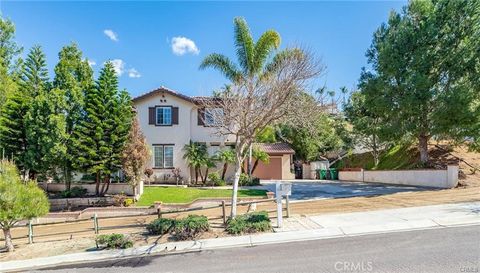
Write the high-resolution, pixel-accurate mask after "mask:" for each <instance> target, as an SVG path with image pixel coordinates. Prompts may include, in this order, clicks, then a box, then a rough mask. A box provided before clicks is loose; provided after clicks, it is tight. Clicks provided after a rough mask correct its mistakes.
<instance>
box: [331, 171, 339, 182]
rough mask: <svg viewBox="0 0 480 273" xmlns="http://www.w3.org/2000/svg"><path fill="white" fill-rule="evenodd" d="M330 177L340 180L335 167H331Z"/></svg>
mask: <svg viewBox="0 0 480 273" xmlns="http://www.w3.org/2000/svg"><path fill="white" fill-rule="evenodd" d="M330 179H332V180H338V171H337V169H335V168H330Z"/></svg>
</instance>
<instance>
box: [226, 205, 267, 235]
mask: <svg viewBox="0 0 480 273" xmlns="http://www.w3.org/2000/svg"><path fill="white" fill-rule="evenodd" d="M271 229H272V225H271V224H270V218H268V213H267V212H266V211H260V212H252V213H247V214H244V215H240V216H237V217H236V218H234V219H230V220H228V222H227V228H226V231H227V232H228V233H230V234H243V233H254V232H265V231H269V230H271Z"/></svg>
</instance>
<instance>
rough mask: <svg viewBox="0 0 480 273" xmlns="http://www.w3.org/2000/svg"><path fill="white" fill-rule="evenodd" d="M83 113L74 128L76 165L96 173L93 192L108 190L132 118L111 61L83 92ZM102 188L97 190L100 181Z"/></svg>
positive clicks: (103, 192) (127, 101)
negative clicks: (94, 81) (90, 86)
mask: <svg viewBox="0 0 480 273" xmlns="http://www.w3.org/2000/svg"><path fill="white" fill-rule="evenodd" d="M84 110H85V115H84V116H83V118H82V120H81V121H80V123H79V124H78V126H77V128H76V130H75V137H74V141H75V143H74V147H75V149H76V151H75V154H76V157H77V161H76V166H77V167H78V168H79V169H81V170H82V171H86V172H88V173H92V174H94V175H95V182H96V194H97V195H104V194H105V193H106V192H107V191H108V186H109V184H110V176H111V174H112V173H114V172H116V171H118V170H119V169H120V168H121V155H122V150H123V148H124V147H125V143H126V140H127V138H128V132H129V129H130V124H131V120H132V108H131V102H130V97H129V96H128V93H127V92H126V91H122V92H119V91H118V79H117V76H116V74H115V70H114V68H113V65H112V63H111V62H107V63H106V64H105V66H104V67H103V69H102V70H101V71H100V76H99V78H98V80H97V83H96V86H95V88H91V89H88V90H87V93H86V95H85V108H84ZM102 180H103V185H102V188H101V189H100V184H101V181H102Z"/></svg>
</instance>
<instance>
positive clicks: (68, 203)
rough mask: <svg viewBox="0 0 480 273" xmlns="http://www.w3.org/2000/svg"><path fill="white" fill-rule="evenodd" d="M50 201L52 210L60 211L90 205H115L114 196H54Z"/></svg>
mask: <svg viewBox="0 0 480 273" xmlns="http://www.w3.org/2000/svg"><path fill="white" fill-rule="evenodd" d="M48 201H49V202H50V210H51V211H60V210H66V209H74V208H79V207H90V206H110V205H113V198H112V197H108V196H106V197H83V198H53V199H49V200H48Z"/></svg>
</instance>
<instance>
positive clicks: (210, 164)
mask: <svg viewBox="0 0 480 273" xmlns="http://www.w3.org/2000/svg"><path fill="white" fill-rule="evenodd" d="M216 161H217V158H216V157H215V156H208V155H207V156H206V157H205V159H204V161H203V164H202V165H203V166H204V167H205V176H202V172H201V171H200V176H202V181H203V184H206V183H207V178H208V171H209V170H210V168H215V167H216V166H217V164H216Z"/></svg>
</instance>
